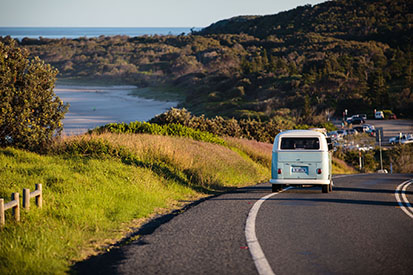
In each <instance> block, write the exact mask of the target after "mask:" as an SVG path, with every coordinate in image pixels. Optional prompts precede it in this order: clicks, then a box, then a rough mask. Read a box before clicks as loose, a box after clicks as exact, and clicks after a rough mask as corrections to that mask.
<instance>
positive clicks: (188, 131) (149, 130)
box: [91, 121, 225, 145]
mask: <svg viewBox="0 0 413 275" xmlns="http://www.w3.org/2000/svg"><path fill="white" fill-rule="evenodd" d="M105 132H109V133H118V134H152V135H163V136H178V137H187V138H191V139H193V140H199V141H205V142H210V143H216V144H221V145H224V144H225V141H224V140H223V139H221V138H219V137H217V136H216V135H214V134H212V133H208V132H205V131H200V130H196V129H192V128H188V127H185V126H183V125H181V124H176V123H170V124H168V125H158V124H154V123H148V122H140V121H135V122H130V123H110V124H106V125H104V126H101V127H98V128H96V129H95V130H92V131H91V133H105Z"/></svg>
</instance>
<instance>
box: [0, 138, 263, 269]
mask: <svg viewBox="0 0 413 275" xmlns="http://www.w3.org/2000/svg"><path fill="white" fill-rule="evenodd" d="M54 152H55V153H54V154H53V155H47V156H41V155H37V154H34V153H30V152H26V151H22V150H17V149H13V148H5V149H0V197H3V198H6V202H7V199H8V198H9V197H10V194H11V193H12V192H19V193H21V190H22V189H23V188H30V189H34V185H35V183H42V184H43V190H44V207H43V208H42V209H37V208H36V207H35V206H32V208H31V210H30V211H28V212H22V214H21V218H22V219H21V222H20V223H14V222H13V221H12V219H11V217H10V213H9V212H10V211H7V216H6V226H5V227H4V228H3V229H1V230H0V273H1V274H17V273H19V274H22V273H29V274H30V273H53V274H59V273H60V274H61V273H66V272H68V271H69V269H70V266H71V264H73V262H74V261H77V260H81V259H83V258H85V257H86V256H87V255H89V254H91V253H96V252H97V251H99V249H101V248H102V247H105V246H106V245H108V244H110V243H112V242H114V241H115V240H119V239H120V238H121V237H122V236H124V235H125V232H126V230H127V229H128V228H130V226H131V225H136V222H139V221H141V220H142V219H143V220H144V219H147V218H149V217H151V215H153V214H154V213H159V212H162V211H165V209H174V208H176V207H178V206H182V203H179V201H183V200H196V199H199V198H200V197H202V196H206V195H208V194H211V193H214V192H217V191H222V190H225V188H232V187H238V186H245V185H249V184H254V183H256V182H260V181H264V180H266V179H267V178H268V170H267V168H265V167H263V166H262V165H260V164H257V163H255V162H254V161H253V160H251V159H250V158H248V157H247V156H246V154H243V155H242V156H241V154H240V153H239V152H234V151H233V150H231V149H229V148H228V147H226V146H222V145H217V144H212V143H205V142H200V141H195V140H192V139H187V138H178V137H170V136H151V135H128V134H103V135H91V136H89V135H85V136H83V137H72V138H68V139H65V140H64V141H62V142H60V143H59V144H57V145H56V146H55V148H54ZM162 209H163V210H162Z"/></svg>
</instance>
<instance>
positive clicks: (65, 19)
mask: <svg viewBox="0 0 413 275" xmlns="http://www.w3.org/2000/svg"><path fill="white" fill-rule="evenodd" d="M321 2H325V1H324V0H323V1H320V0H319V1H316V0H146V1H143V0H0V26H3V27H5V26H13V27H206V26H208V25H210V24H212V23H214V22H216V21H218V20H221V19H226V18H230V17H233V16H237V15H265V14H275V13H278V12H280V11H285V10H289V9H292V8H295V7H297V6H302V5H305V4H312V5H314V4H318V3H321Z"/></svg>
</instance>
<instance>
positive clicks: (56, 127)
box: [0, 39, 68, 151]
mask: <svg viewBox="0 0 413 275" xmlns="http://www.w3.org/2000/svg"><path fill="white" fill-rule="evenodd" d="M28 55H29V53H28V52H27V50H24V49H20V48H18V47H17V46H16V42H15V41H14V40H12V39H7V40H5V43H2V42H0V99H1V100H0V110H1V112H0V146H2V147H4V146H14V147H19V148H23V149H28V150H31V151H44V150H45V149H47V147H48V146H49V145H50V144H51V140H52V139H53V137H54V136H55V135H60V133H61V131H62V129H63V128H62V124H61V122H60V121H61V120H62V119H63V117H64V114H65V113H66V112H67V109H68V105H64V104H63V102H62V101H61V100H60V99H59V97H57V96H56V95H55V94H54V92H53V88H54V83H55V81H56V75H57V70H55V69H53V68H52V67H51V66H50V65H46V64H44V62H43V61H41V60H40V59H39V58H37V57H36V58H34V59H33V60H30V61H29V60H28Z"/></svg>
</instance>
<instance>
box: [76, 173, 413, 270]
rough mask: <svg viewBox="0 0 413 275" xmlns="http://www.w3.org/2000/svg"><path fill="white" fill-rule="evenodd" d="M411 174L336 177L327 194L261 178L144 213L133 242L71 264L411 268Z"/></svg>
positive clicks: (142, 267) (82, 267)
mask: <svg viewBox="0 0 413 275" xmlns="http://www.w3.org/2000/svg"><path fill="white" fill-rule="evenodd" d="M412 178H413V175H388V174H387V175H385V174H366V175H351V176H338V177H336V178H335V180H334V183H335V188H334V191H333V192H332V193H328V194H324V193H321V188H319V187H318V188H317V187H305V188H292V189H289V190H286V191H284V192H281V193H271V186H270V185H269V184H259V185H255V186H251V187H247V188H241V189H238V190H237V191H235V192H231V193H226V194H223V195H220V196H216V197H212V198H210V199H207V200H205V201H203V202H201V203H196V204H194V205H193V206H191V207H189V208H188V209H186V210H185V211H183V212H182V213H180V214H178V215H170V216H166V217H163V218H161V219H158V220H155V221H152V222H150V223H149V224H147V225H146V226H144V227H143V228H142V229H141V230H140V231H139V232H137V236H139V238H138V239H137V240H135V241H130V242H129V243H127V244H124V245H121V246H119V247H118V248H116V249H113V250H112V251H111V252H109V253H106V254H103V255H100V256H95V257H93V258H91V259H89V260H87V261H85V262H81V263H78V264H76V265H75V266H74V267H73V269H74V271H76V272H78V273H80V274H90V273H92V274H259V272H258V270H260V273H261V274H413V260H412V259H413V235H412V232H413V211H412V210H411V209H410V208H409V205H408V204H406V203H405V202H404V201H408V200H409V201H410V202H413V192H412V190H413V184H410V185H409V186H407V185H408V184H409V183H410V182H409V180H411V179H412ZM402 184H404V185H402ZM398 187H399V189H400V194H397V195H396V194H395V191H396V189H397V188H398ZM403 188H404V189H405V190H404V193H401V192H402V191H403ZM272 194H273V195H272ZM265 198H266V199H265ZM398 200H399V201H400V202H399V201H398ZM410 206H411V205H410ZM254 211H255V216H254V215H253V214H254V213H253V212H254ZM409 213H410V215H409ZM247 219H248V222H247ZM251 222H252V224H251ZM246 224H248V225H247V226H246ZM251 226H252V227H251ZM246 227H247V230H246ZM248 228H249V229H248ZM251 228H252V230H251ZM251 234H253V236H252V235H251ZM137 236H136V237H137ZM251 236H252V237H251ZM136 237H135V238H136ZM251 238H252V239H251ZM254 238H255V239H254ZM247 239H249V241H247ZM257 247H258V248H260V249H261V252H262V254H257ZM258 252H259V251H258ZM263 263H264V265H265V263H266V264H267V266H263Z"/></svg>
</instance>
